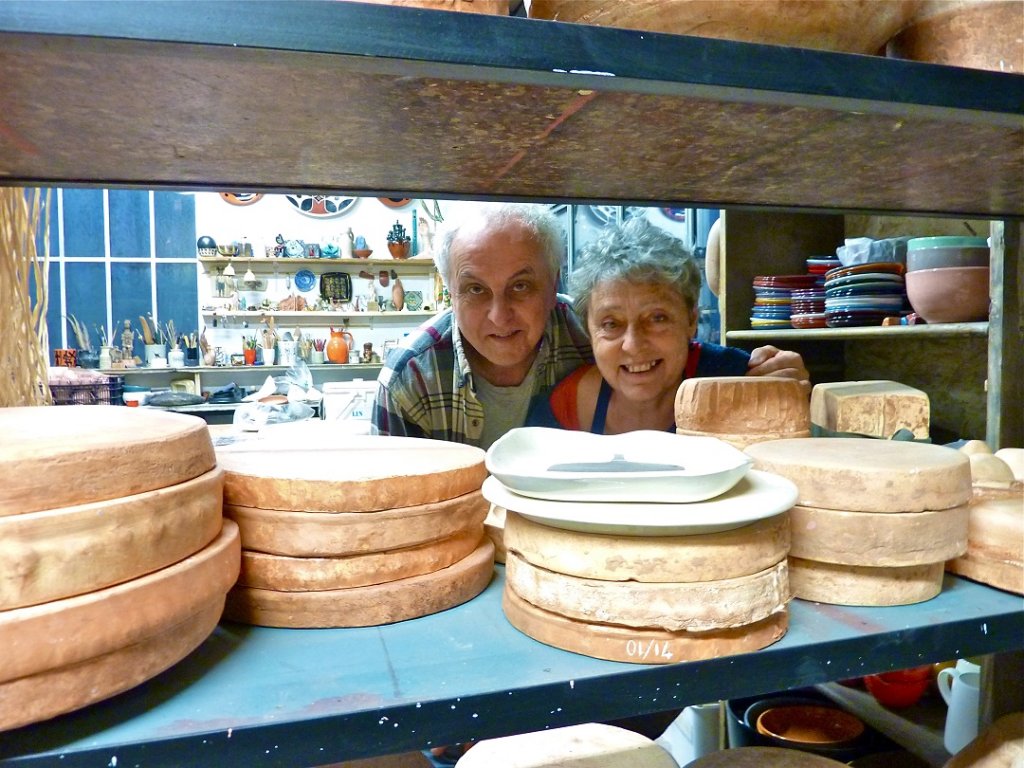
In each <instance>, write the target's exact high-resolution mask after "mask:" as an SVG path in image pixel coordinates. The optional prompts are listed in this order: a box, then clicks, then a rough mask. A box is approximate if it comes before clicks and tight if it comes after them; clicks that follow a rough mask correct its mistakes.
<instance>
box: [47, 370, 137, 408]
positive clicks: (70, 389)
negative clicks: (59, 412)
mask: <svg viewBox="0 0 1024 768" xmlns="http://www.w3.org/2000/svg"><path fill="white" fill-rule="evenodd" d="M123 391H124V376H108V377H107V381H105V382H103V381H100V382H93V383H91V384H51V385H50V394H52V395H53V404H54V405H124V400H122V399H121V393H122V392H123Z"/></svg>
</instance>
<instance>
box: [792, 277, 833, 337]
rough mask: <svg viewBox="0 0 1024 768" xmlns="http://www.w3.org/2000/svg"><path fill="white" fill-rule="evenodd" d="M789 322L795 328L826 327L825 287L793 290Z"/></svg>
mask: <svg viewBox="0 0 1024 768" xmlns="http://www.w3.org/2000/svg"><path fill="white" fill-rule="evenodd" d="M790 309H791V314H790V316H789V322H790V324H791V325H792V326H793V327H794V328H824V327H825V289H824V288H823V287H822V286H815V287H814V288H796V289H794V290H793V292H792V303H791V305H790Z"/></svg>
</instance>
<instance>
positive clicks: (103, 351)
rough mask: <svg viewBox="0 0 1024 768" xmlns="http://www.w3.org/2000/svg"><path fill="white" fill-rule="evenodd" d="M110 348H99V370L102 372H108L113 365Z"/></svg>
mask: <svg viewBox="0 0 1024 768" xmlns="http://www.w3.org/2000/svg"><path fill="white" fill-rule="evenodd" d="M110 349H111V348H110V347H100V368H101V369H103V370H109V369H110V367H111V366H112V365H113V364H114V363H113V360H112V359H111V357H110Z"/></svg>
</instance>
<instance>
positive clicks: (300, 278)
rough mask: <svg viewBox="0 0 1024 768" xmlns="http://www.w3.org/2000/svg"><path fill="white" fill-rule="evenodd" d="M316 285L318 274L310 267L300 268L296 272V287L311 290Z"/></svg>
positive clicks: (301, 289)
mask: <svg viewBox="0 0 1024 768" xmlns="http://www.w3.org/2000/svg"><path fill="white" fill-rule="evenodd" d="M315 285H316V275H314V274H313V273H312V272H310V271H309V270H308V269H300V270H299V271H298V272H296V273H295V287H296V288H298V289H299V290H300V291H311V290H313V287H314V286H315Z"/></svg>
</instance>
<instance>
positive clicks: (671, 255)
mask: <svg viewBox="0 0 1024 768" xmlns="http://www.w3.org/2000/svg"><path fill="white" fill-rule="evenodd" d="M609 280H626V281H628V282H631V283H655V284H659V285H665V286H668V287H670V288H672V289H674V290H675V291H676V292H677V293H679V295H680V296H681V297H682V299H683V301H685V302H686V307H687V309H688V310H690V311H691V312H692V311H693V310H694V308H695V307H696V306H697V303H698V300H699V298H700V267H699V266H697V262H696V261H694V259H693V254H692V253H691V252H690V250H689V249H688V248H687V247H686V246H685V245H683V242H682V241H681V240H679V239H678V238H676V237H673V236H672V235H670V234H669V233H668V232H666V231H665V230H663V229H661V228H660V227H658V226H655V225H654V224H651V223H650V222H649V221H648V220H647V219H646V218H643V217H642V216H637V217H634V218H631V219H629V220H627V221H626V222H625V223H623V224H620V225H617V226H613V227H609V228H607V229H605V230H604V231H603V232H602V233H601V235H600V236H599V237H598V239H597V240H596V241H594V242H593V243H591V244H590V245H588V246H586V247H584V249H583V250H582V252H581V253H580V255H579V257H578V258H577V260H576V267H575V269H573V272H572V274H571V275H570V276H569V292H570V294H571V295H572V297H573V306H574V307H575V308H576V312H577V313H578V314H579V315H580V317H582V318H584V319H586V317H587V311H588V309H589V308H590V297H591V294H592V293H593V292H594V289H595V288H596V287H597V286H598V284H600V283H603V282H606V281H609Z"/></svg>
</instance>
